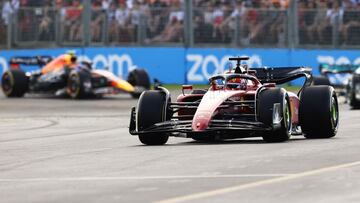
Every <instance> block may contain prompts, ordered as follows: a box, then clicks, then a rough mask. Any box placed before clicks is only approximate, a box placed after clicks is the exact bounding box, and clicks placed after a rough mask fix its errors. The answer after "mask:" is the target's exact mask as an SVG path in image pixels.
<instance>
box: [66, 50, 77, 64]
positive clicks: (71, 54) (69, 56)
mask: <svg viewBox="0 0 360 203" xmlns="http://www.w3.org/2000/svg"><path fill="white" fill-rule="evenodd" d="M65 60H66V63H67V64H74V63H76V62H77V56H76V52H75V51H74V50H71V51H67V52H66V54H65Z"/></svg>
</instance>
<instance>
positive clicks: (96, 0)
mask: <svg viewBox="0 0 360 203" xmlns="http://www.w3.org/2000/svg"><path fill="white" fill-rule="evenodd" d="M0 8H1V10H0V14H1V15H0V17H1V18H0V47H1V48H3V49H4V48H7V49H14V48H35V47H36V48H38V47H63V46H66V47H68V46H77V47H79V46H142V47H143V46H182V47H198V46H202V47H203V46H206V47H218V46H221V47H279V48H287V47H289V48H303V47H305V48H359V47H360V1H359V0H342V1H338V0H316V1H315V0H297V1H290V0H211V1H205V0H192V1H191V0H91V1H84V0H71V1H70V0H36V1H35V0H3V1H1V2H0Z"/></svg>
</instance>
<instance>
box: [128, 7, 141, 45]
mask: <svg viewBox="0 0 360 203" xmlns="http://www.w3.org/2000/svg"><path fill="white" fill-rule="evenodd" d="M142 11H143V10H142V8H141V4H140V3H139V2H138V1H135V2H133V4H132V8H131V9H130V16H129V18H130V24H129V26H128V29H129V35H130V41H131V42H135V41H136V39H137V30H138V27H139V24H140V20H141V14H142Z"/></svg>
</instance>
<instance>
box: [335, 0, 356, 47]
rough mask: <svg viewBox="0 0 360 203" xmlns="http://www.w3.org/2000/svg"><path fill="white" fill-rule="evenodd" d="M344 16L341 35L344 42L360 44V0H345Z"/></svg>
mask: <svg viewBox="0 0 360 203" xmlns="http://www.w3.org/2000/svg"><path fill="white" fill-rule="evenodd" d="M344 7H345V11H344V16H343V24H342V26H341V28H340V29H341V35H342V38H343V42H344V44H351V45H356V44H360V1H358V2H356V1H355V0H351V1H350V0H348V1H344Z"/></svg>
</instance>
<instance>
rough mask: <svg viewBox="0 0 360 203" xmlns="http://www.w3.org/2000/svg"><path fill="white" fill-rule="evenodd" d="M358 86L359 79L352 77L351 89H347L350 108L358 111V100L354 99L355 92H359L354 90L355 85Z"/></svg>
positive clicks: (359, 101) (359, 102) (359, 104)
mask: <svg viewBox="0 0 360 203" xmlns="http://www.w3.org/2000/svg"><path fill="white" fill-rule="evenodd" d="M357 84H360V77H359V76H353V78H352V80H351V87H350V88H349V89H348V91H349V92H348V100H349V103H350V106H351V107H352V108H354V109H359V108H360V100H358V99H357V98H356V91H360V90H356V88H357V87H356V85H357Z"/></svg>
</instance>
